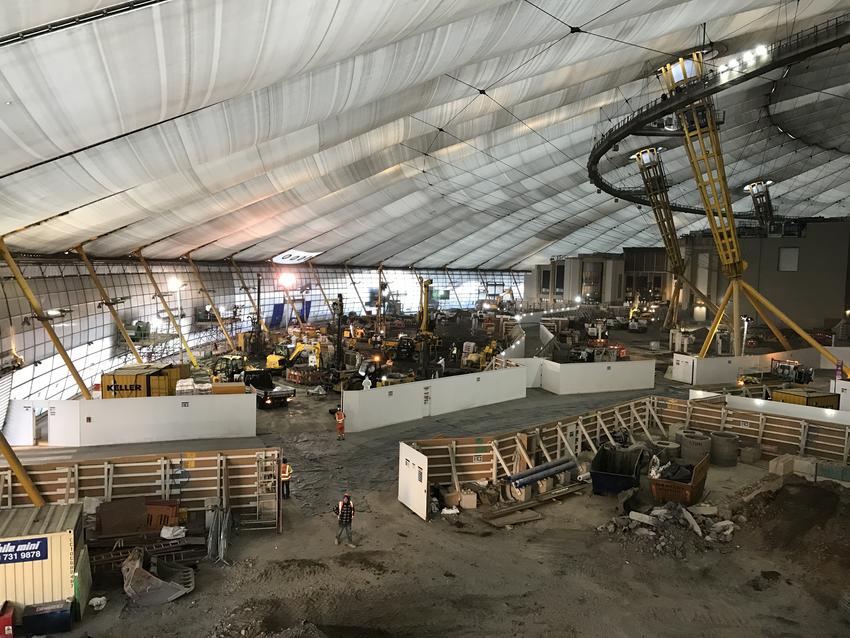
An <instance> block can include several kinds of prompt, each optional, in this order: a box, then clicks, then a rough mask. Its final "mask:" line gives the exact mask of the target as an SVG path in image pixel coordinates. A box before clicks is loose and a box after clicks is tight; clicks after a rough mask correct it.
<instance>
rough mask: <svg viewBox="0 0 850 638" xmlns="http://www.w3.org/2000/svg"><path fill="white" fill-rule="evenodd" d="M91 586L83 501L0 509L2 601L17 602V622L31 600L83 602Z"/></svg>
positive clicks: (15, 603)
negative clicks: (68, 503)
mask: <svg viewBox="0 0 850 638" xmlns="http://www.w3.org/2000/svg"><path fill="white" fill-rule="evenodd" d="M90 588H91V572H90V568H89V565H88V552H87V551H86V546H85V543H84V541H83V506H82V504H79V503H76V504H72V505H45V506H43V507H16V508H13V509H3V510H0V603H2V601H3V600H8V601H9V602H10V603H11V604H12V605H13V606H14V608H15V620H16V622H20V620H21V614H22V612H23V610H24V607H25V606H27V605H33V604H37V603H48V602H54V601H63V600H74V599H76V600H79V601H81V606H82V607H84V606H85V599H86V598H87V597H88V591H89V589H90Z"/></svg>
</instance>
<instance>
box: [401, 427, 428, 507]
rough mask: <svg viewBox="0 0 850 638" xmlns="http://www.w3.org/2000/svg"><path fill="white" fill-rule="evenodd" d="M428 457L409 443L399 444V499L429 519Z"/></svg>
mask: <svg viewBox="0 0 850 638" xmlns="http://www.w3.org/2000/svg"><path fill="white" fill-rule="evenodd" d="M427 476H428V457H427V456H425V455H424V454H423V453H422V452H420V451H419V450H415V449H413V448H412V447H411V446H409V445H408V444H407V443H403V442H401V441H399V444H398V500H399V501H401V502H402V503H403V504H404V505H406V506H407V507H409V508H410V509H411V510H412V511H413V512H414V513H415V514H416V515H417V516H418V517H419V518H421V519H422V520H423V521H427V520H428V501H429V500H430V498H429V495H428V482H427V481H426V480H425V478H426V477H427Z"/></svg>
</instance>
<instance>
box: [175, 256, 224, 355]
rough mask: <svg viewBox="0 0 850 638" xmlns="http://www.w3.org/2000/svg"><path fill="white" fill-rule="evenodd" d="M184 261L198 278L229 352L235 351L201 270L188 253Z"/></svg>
mask: <svg viewBox="0 0 850 638" xmlns="http://www.w3.org/2000/svg"><path fill="white" fill-rule="evenodd" d="M185 257H186V261H188V262H189V266H190V267H191V268H192V272H194V273H195V278H196V279H197V280H198V283H199V284H201V288H200V290H201V293H202V294H203V295H204V297H206V299H207V301H208V302H209V304H210V311H211V312H212V313H213V315H214V316H215V320H216V321H217V322H218V327H219V328H221V333H222V334H223V335H224V338H225V339H226V340H227V346H228V347H229V348H230V351H231V352H236V346H235V345H234V344H233V339H232V338H231V337H230V331H228V329H227V327H226V326H225V325H224V320H223V319H222V318H221V313H219V311H218V307H217V306H216V305H215V301H214V300H213V298H212V294H210V291H209V290H207V287H206V286H205V285H204V280H203V278H202V277H201V271H200V270H198V266H197V265H196V264H195V262H194V261H192V257H191V255H190V254H189V253H186V255H185Z"/></svg>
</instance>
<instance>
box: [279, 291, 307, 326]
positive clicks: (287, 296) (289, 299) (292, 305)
mask: <svg viewBox="0 0 850 638" xmlns="http://www.w3.org/2000/svg"><path fill="white" fill-rule="evenodd" d="M283 296H284V298H285V299H286V303H288V304H289V307H290V308H292V312H294V313H295V320H296V321H298V327H299V328H301V329H302V330H303V329H304V322H303V321H301V314H300V313H299V312H298V308H296V307H295V301H294V300H293V299H292V297H291V296H290V294H289V291H288V290H287V289H286V288H284V289H283Z"/></svg>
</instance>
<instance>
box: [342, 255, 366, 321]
mask: <svg viewBox="0 0 850 638" xmlns="http://www.w3.org/2000/svg"><path fill="white" fill-rule="evenodd" d="M345 272H346V273H347V274H348V278H349V279H350V280H351V285H352V286H354V293H355V294H356V295H357V301H359V302H360V307H361V308H363V314H364V315H365V314H366V304H364V303H363V298H362V297H361V296H360V291H359V290H357V284H356V283H354V277H353V276H352V275H351V271H350V270H349V269H348V264H345ZM352 336H354V335H352Z"/></svg>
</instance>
